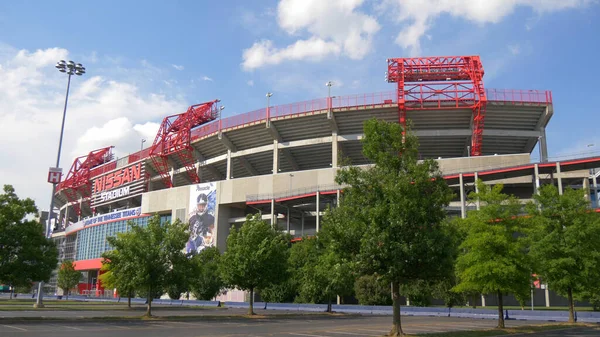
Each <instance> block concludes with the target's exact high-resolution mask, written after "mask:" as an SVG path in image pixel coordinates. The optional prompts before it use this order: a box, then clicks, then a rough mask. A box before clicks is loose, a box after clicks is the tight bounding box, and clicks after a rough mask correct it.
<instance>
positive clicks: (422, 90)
mask: <svg viewBox="0 0 600 337" xmlns="http://www.w3.org/2000/svg"><path fill="white" fill-rule="evenodd" d="M387 63H388V71H387V73H386V80H387V81H388V82H390V83H398V117H399V121H400V124H402V126H403V127H406V113H407V111H409V110H433V109H442V108H443V109H471V110H472V111H473V120H472V127H471V129H472V137H471V155H472V156H479V155H481V143H482V140H483V120H484V117H485V108H486V104H487V97H486V93H485V90H484V88H483V75H484V71H483V66H482V64H481V60H480V58H479V56H441V57H417V58H392V59H388V60H387Z"/></svg>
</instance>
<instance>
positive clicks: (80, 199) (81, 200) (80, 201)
mask: <svg viewBox="0 0 600 337" xmlns="http://www.w3.org/2000/svg"><path fill="white" fill-rule="evenodd" d="M82 207H83V198H79V214H78V215H77V221H81V209H82ZM50 212H52V210H50ZM48 216H51V213H50V214H48Z"/></svg>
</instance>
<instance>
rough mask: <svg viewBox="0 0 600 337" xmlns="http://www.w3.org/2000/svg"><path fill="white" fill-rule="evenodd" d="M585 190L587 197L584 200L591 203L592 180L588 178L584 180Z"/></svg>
mask: <svg viewBox="0 0 600 337" xmlns="http://www.w3.org/2000/svg"><path fill="white" fill-rule="evenodd" d="M583 190H584V191H585V196H584V198H585V199H586V200H587V201H588V202H591V201H592V198H591V196H590V179H589V178H588V177H585V178H583Z"/></svg>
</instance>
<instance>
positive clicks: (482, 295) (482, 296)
mask: <svg viewBox="0 0 600 337" xmlns="http://www.w3.org/2000/svg"><path fill="white" fill-rule="evenodd" d="M481 306H482V307H485V295H484V294H481Z"/></svg>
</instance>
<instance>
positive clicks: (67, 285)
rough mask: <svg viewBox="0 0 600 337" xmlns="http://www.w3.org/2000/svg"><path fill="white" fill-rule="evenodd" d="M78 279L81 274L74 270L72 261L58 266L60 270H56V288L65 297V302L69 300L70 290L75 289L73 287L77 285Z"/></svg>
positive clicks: (66, 261)
mask: <svg viewBox="0 0 600 337" xmlns="http://www.w3.org/2000/svg"><path fill="white" fill-rule="evenodd" d="M80 279H81V272H80V271H78V270H75V265H74V264H73V261H71V260H65V261H63V263H62V264H61V266H60V269H59V270H58V276H57V280H56V283H57V285H58V287H59V288H61V289H62V290H63V291H64V292H65V294H66V295H67V300H68V299H69V292H70V290H71V289H73V288H75V286H76V285H77V284H79V280H80Z"/></svg>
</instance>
